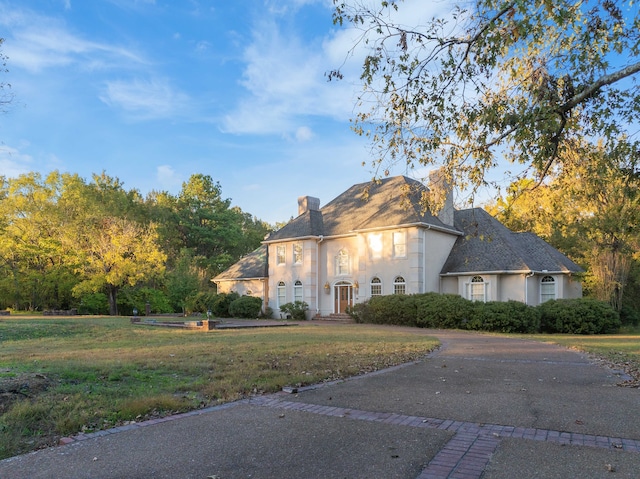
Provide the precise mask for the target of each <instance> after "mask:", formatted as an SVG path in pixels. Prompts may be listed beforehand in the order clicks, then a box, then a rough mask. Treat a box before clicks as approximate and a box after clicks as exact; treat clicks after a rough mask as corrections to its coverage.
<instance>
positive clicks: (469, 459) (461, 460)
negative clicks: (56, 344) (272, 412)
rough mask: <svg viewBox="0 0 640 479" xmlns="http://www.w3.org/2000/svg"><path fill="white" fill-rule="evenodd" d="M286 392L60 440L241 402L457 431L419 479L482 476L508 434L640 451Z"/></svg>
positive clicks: (611, 441) (605, 439) (628, 442)
mask: <svg viewBox="0 0 640 479" xmlns="http://www.w3.org/2000/svg"><path fill="white" fill-rule="evenodd" d="M287 396H288V393H276V394H270V395H265V396H257V397H253V398H250V399H242V400H239V401H235V402H232V403H227V404H222V405H219V406H213V407H208V408H204V409H199V410H196V411H189V412H186V413H182V414H176V415H173V416H167V417H163V418H158V419H151V420H148V421H143V422H138V423H131V424H127V425H124V426H119V427H114V428H111V429H106V430H103V431H96V432H92V433H84V434H78V435H76V436H73V437H64V438H62V439H60V442H59V444H60V445H64V444H70V443H72V442H76V441H85V440H87V439H91V438H96V437H101V436H107V435H110V434H117V433H119V432H124V431H130V430H133V429H137V428H141V427H147V426H153V425H155V424H160V423H163V422H166V421H174V420H177V419H182V418H185V417H192V416H199V415H202V414H207V413H211V412H215V411H219V410H222V409H227V408H232V407H236V406H239V405H241V404H250V405H254V406H260V407H269V408H275V409H285V410H291V411H300V412H306V413H310V414H318V415H321V416H333V417H341V418H345V419H350V420H356V421H373V422H380V423H383V424H394V425H397V426H406V427H419V428H429V429H440V430H444V431H449V432H452V433H454V434H453V436H452V437H451V439H449V441H447V443H446V444H445V445H444V446H443V447H442V449H440V451H439V452H438V453H437V454H436V455H435V456H434V457H433V458H432V459H431V461H430V462H429V464H427V466H426V467H425V469H423V471H422V472H421V473H420V475H418V476H417V478H416V479H479V478H480V477H481V475H482V472H483V471H484V469H485V467H486V466H487V464H489V461H490V460H491V456H492V454H493V453H494V452H495V450H496V449H497V447H498V445H499V444H500V441H501V440H502V439H505V438H515V439H527V440H531V441H543V442H550V443H555V444H561V445H566V446H587V447H595V448H600V449H620V450H623V451H628V452H634V453H640V440H636V439H631V438H623V437H609V436H595V435H591V434H581V433H575V432H567V431H554V430H550V429H537V428H525V427H517V426H505V425H499V424H485V423H483V424H479V423H472V422H465V421H454V420H452V419H439V418H429V417H422V416H408V415H404V414H396V413H391V412H375V411H364V410H360V409H352V408H343V407H335V406H323V405H320V404H311V403H304V402H297V401H289V400H287V399H286V397H287Z"/></svg>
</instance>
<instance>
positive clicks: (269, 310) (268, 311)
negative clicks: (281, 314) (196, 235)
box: [260, 306, 273, 319]
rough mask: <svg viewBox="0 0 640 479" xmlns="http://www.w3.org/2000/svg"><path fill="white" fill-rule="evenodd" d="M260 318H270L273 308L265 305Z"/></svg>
mask: <svg viewBox="0 0 640 479" xmlns="http://www.w3.org/2000/svg"><path fill="white" fill-rule="evenodd" d="M260 318H262V319H272V318H273V308H272V307H271V306H267V307H266V308H264V311H263V312H261V313H260Z"/></svg>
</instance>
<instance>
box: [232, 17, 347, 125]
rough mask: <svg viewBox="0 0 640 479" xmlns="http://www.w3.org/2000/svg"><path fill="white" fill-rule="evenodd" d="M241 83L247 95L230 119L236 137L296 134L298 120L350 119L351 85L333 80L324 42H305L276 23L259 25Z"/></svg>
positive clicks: (247, 57)
mask: <svg viewBox="0 0 640 479" xmlns="http://www.w3.org/2000/svg"><path fill="white" fill-rule="evenodd" d="M244 60H245V62H246V67H245V69H244V73H243V78H242V80H241V85H242V86H243V87H244V88H245V90H246V92H247V95H246V96H244V97H243V98H241V100H240V101H239V104H238V106H237V107H236V109H235V110H234V111H232V112H230V113H229V114H228V115H227V116H226V117H225V119H224V130H225V131H227V132H231V133H257V134H280V135H285V136H286V135H288V134H294V135H295V132H296V130H297V128H298V127H299V123H300V121H299V120H298V118H302V117H306V116H315V115H319V116H324V117H330V118H334V119H340V120H346V119H348V118H349V115H350V113H351V109H352V107H351V105H352V102H353V95H352V89H351V86H350V85H348V84H346V83H342V84H341V83H336V82H331V83H330V82H327V79H326V77H325V73H326V71H328V70H330V69H331V67H332V64H331V62H329V61H328V59H327V57H326V52H325V51H324V49H323V44H322V42H321V39H315V40H313V43H306V44H305V43H304V42H303V40H302V39H301V38H300V37H299V36H296V35H295V34H293V33H285V32H284V31H282V30H281V29H280V28H279V26H278V24H277V23H276V22H275V21H273V20H267V21H261V22H260V23H259V24H258V25H256V27H255V29H254V32H253V39H252V41H251V43H250V44H249V46H247V48H246V49H245V51H244Z"/></svg>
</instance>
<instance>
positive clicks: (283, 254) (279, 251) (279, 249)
mask: <svg viewBox="0 0 640 479" xmlns="http://www.w3.org/2000/svg"><path fill="white" fill-rule="evenodd" d="M286 263H287V246H286V245H283V244H279V245H277V246H276V264H286Z"/></svg>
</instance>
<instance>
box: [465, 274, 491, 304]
mask: <svg viewBox="0 0 640 479" xmlns="http://www.w3.org/2000/svg"><path fill="white" fill-rule="evenodd" d="M487 284H488V283H486V282H485V280H484V278H483V277H482V276H474V277H473V278H471V283H468V284H467V288H468V292H467V297H468V298H469V299H470V300H471V301H482V302H485V301H486V300H487Z"/></svg>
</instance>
